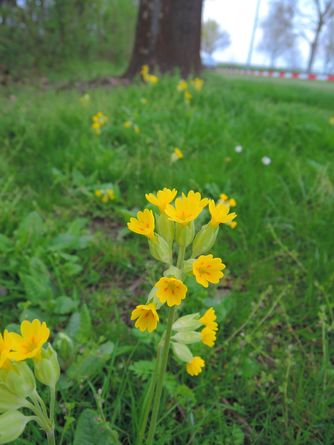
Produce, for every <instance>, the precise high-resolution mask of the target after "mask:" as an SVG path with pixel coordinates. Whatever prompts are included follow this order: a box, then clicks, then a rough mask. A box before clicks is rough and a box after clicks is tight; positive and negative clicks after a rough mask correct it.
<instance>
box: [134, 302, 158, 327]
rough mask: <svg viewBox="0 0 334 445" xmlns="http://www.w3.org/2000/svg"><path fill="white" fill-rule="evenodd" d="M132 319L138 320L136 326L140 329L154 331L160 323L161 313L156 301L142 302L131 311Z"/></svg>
mask: <svg viewBox="0 0 334 445" xmlns="http://www.w3.org/2000/svg"><path fill="white" fill-rule="evenodd" d="M131 320H137V321H136V323H135V327H136V328H137V329H139V330H140V331H142V332H144V331H147V332H152V331H154V329H155V328H156V327H157V325H158V321H159V315H158V312H157V310H156V307H155V304H154V303H149V304H140V305H138V306H137V307H136V309H134V310H133V311H132V313H131Z"/></svg>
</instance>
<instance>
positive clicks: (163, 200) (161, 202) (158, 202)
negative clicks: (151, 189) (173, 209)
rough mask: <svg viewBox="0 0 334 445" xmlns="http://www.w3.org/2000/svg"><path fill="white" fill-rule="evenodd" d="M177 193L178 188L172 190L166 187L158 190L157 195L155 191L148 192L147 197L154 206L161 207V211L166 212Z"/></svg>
mask: <svg viewBox="0 0 334 445" xmlns="http://www.w3.org/2000/svg"><path fill="white" fill-rule="evenodd" d="M176 194H177V190H176V189H173V190H170V189H168V188H166V187H164V189H163V190H159V191H158V193H157V196H155V195H154V194H153V193H147V194H146V195H145V198H146V199H147V201H148V202H150V203H151V204H153V205H154V206H157V207H159V210H160V212H161V213H164V211H165V208H166V206H167V205H168V204H170V203H171V202H172V201H173V199H174V198H175V196H176Z"/></svg>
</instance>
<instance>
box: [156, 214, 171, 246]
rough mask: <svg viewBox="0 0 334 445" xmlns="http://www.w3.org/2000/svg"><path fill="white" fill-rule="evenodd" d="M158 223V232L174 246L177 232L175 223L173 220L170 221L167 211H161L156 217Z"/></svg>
mask: <svg viewBox="0 0 334 445" xmlns="http://www.w3.org/2000/svg"><path fill="white" fill-rule="evenodd" d="M156 223H157V232H158V234H159V235H161V236H162V237H163V238H164V239H165V240H166V241H167V243H168V244H169V246H172V244H173V239H174V232H175V223H174V222H173V221H170V220H169V219H168V216H167V215H165V213H160V215H159V216H158V217H157V218H156Z"/></svg>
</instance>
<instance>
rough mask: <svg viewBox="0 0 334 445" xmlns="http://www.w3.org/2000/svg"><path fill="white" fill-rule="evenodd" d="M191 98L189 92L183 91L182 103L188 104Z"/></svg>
mask: <svg viewBox="0 0 334 445" xmlns="http://www.w3.org/2000/svg"><path fill="white" fill-rule="evenodd" d="M192 98H193V95H192V94H191V92H190V91H188V90H187V91H185V92H184V101H185V102H186V103H188V104H189V103H190V102H191V99H192Z"/></svg>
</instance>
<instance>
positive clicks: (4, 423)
mask: <svg viewBox="0 0 334 445" xmlns="http://www.w3.org/2000/svg"><path fill="white" fill-rule="evenodd" d="M30 420H31V417H27V416H24V415H23V414H22V413H20V411H7V412H6V413H4V414H1V415H0V444H4V443H8V442H12V441H13V440H15V439H17V438H18V437H20V436H21V434H22V433H23V431H24V429H25V427H26V425H27V423H28V422H30Z"/></svg>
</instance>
